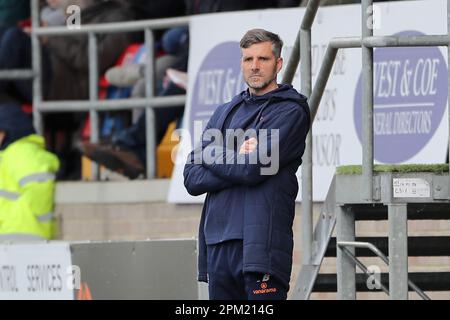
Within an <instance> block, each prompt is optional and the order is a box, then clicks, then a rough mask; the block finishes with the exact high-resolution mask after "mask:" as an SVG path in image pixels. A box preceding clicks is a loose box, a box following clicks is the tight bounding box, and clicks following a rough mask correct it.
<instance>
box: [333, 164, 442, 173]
mask: <svg viewBox="0 0 450 320" xmlns="http://www.w3.org/2000/svg"><path fill="white" fill-rule="evenodd" d="M373 171H374V172H377V173H382V172H399V173H412V172H431V173H435V174H443V173H444V172H448V164H445V163H444V164H392V165H391V164H379V165H378V164H377V165H375V166H374V168H373ZM336 174H338V175H348V174H362V166H359V165H358V166H357V165H351V166H340V167H337V168H336Z"/></svg>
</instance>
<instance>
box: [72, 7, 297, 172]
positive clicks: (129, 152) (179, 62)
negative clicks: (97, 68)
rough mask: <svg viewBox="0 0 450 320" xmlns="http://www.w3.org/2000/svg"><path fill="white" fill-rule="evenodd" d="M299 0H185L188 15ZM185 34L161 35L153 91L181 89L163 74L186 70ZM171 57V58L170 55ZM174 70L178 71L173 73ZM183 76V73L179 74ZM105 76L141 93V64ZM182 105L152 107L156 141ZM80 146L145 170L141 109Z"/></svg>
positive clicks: (109, 161) (112, 162) (119, 165)
mask: <svg viewBox="0 0 450 320" xmlns="http://www.w3.org/2000/svg"><path fill="white" fill-rule="evenodd" d="M299 4H300V0H263V1H254V0H226V1H225V0H185V5H186V13H187V14H188V15H192V14H198V13H210V12H220V11H235V10H250V9H261V8H269V7H274V8H275V7H292V6H298V5H299ZM188 44H189V34H188V29H187V27H177V28H172V29H169V30H168V31H166V32H165V33H164V35H163V36H162V49H163V51H164V52H166V53H167V54H168V55H166V56H162V57H161V58H159V59H157V60H156V65H155V78H156V84H157V86H158V87H157V95H158V96H166V95H174V94H183V93H185V89H186V84H185V83H183V81H182V82H181V83H180V82H178V83H176V80H175V79H170V78H169V77H168V76H166V73H167V70H169V68H171V69H173V70H174V71H175V73H174V72H173V71H172V72H169V74H171V75H172V77H174V74H177V75H178V76H179V75H180V74H183V73H185V72H187V63H188V51H189V50H188V48H189V47H188ZM174 58H175V59H174ZM177 72H178V73H177ZM182 77H183V76H182ZM106 78H107V80H108V81H109V82H110V83H111V84H113V85H116V86H132V85H134V86H135V87H134V90H133V94H132V96H133V97H144V96H145V65H144V64H136V65H129V66H125V67H115V68H112V69H110V70H108V72H107V73H106ZM183 110H184V108H183V107H173V108H159V109H156V110H155V124H156V128H155V131H156V142H157V143H159V142H160V141H161V139H162V137H163V136H164V133H165V130H166V127H167V126H168V124H169V123H170V122H172V121H174V120H176V119H180V118H181V117H182V114H183ZM81 150H82V152H83V153H84V155H86V156H87V157H89V158H91V159H92V160H94V161H96V162H98V163H100V164H102V165H104V166H105V167H107V168H109V169H111V170H113V171H117V172H120V173H122V174H124V175H126V176H128V177H129V178H131V179H134V178H136V177H138V176H139V175H140V174H143V173H145V164H146V156H147V152H146V125H145V114H144V113H142V114H141V116H140V117H139V118H138V120H137V122H136V123H135V124H133V125H132V126H131V127H130V128H128V129H125V130H123V131H122V132H120V133H119V134H117V135H116V136H114V137H113V139H112V143H107V142H105V141H103V142H102V143H99V144H92V143H89V142H87V143H83V144H82V145H81Z"/></svg>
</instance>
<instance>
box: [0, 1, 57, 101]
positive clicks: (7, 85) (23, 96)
mask: <svg viewBox="0 0 450 320" xmlns="http://www.w3.org/2000/svg"><path fill="white" fill-rule="evenodd" d="M47 3H48V5H47V6H45V7H44V8H43V9H42V10H41V23H42V25H49V26H57V25H63V24H64V22H65V15H64V12H63V10H62V7H61V4H60V0H48V1H47ZM30 31H31V29H30V25H29V23H28V24H27V23H23V27H22V28H20V27H16V26H14V27H8V28H5V29H4V32H3V33H2V34H1V35H0V69H3V70H7V69H30V68H31V38H30V36H29V33H30ZM43 60H44V63H43V79H44V81H43V83H44V87H45V88H48V86H47V85H46V84H48V81H49V79H50V64H49V59H48V53H47V51H46V48H43ZM44 91H45V90H44ZM1 102H16V103H20V104H23V103H25V104H31V103H32V84H31V81H30V80H15V81H5V80H3V81H1V80H0V103H1Z"/></svg>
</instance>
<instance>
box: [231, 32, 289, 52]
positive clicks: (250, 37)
mask: <svg viewBox="0 0 450 320" xmlns="http://www.w3.org/2000/svg"><path fill="white" fill-rule="evenodd" d="M267 41H269V42H272V51H273V54H274V55H275V57H277V58H280V57H281V48H282V47H283V40H281V39H280V36H279V35H277V34H275V33H273V32H270V31H267V30H264V29H251V30H249V31H247V33H246V34H245V35H244V36H243V37H242V39H241V42H240V46H241V48H248V47H250V46H251V45H254V44H256V43H261V42H267Z"/></svg>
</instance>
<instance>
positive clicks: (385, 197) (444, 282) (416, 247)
mask: <svg viewBox="0 0 450 320" xmlns="http://www.w3.org/2000/svg"><path fill="white" fill-rule="evenodd" d="M396 167H397V168H401V167H402V166H396ZM406 167H407V165H406ZM361 179H362V176H361V175H360V174H348V175H339V174H338V175H336V176H335V178H334V179H333V182H332V184H331V187H330V190H329V192H328V195H327V199H326V201H325V203H324V206H323V209H322V212H321V215H320V218H319V221H318V223H317V225H316V228H315V230H314V248H316V250H313V252H314V254H313V259H312V261H313V263H311V264H305V265H303V266H302V268H301V271H300V274H299V276H298V278H297V283H296V286H295V288H294V293H293V298H294V299H308V298H309V297H310V294H311V293H312V292H338V298H340V299H355V298H356V292H370V291H373V292H380V291H385V292H386V293H387V294H388V295H389V297H390V298H391V299H407V298H408V292H409V291H416V292H417V293H418V294H419V296H420V297H421V298H422V299H429V297H428V295H427V294H426V293H424V291H425V292H428V291H450V272H434V271H430V270H424V271H423V272H414V273H408V257H432V256H433V257H446V256H450V236H440V235H436V236H413V237H409V236H408V230H407V221H408V220H416V221H418V220H450V201H449V200H448V197H449V195H450V194H449V192H448V185H447V181H448V180H447V179H448V174H443V173H439V174H436V173H432V172H417V173H401V172H382V173H375V174H374V179H373V182H374V190H375V200H374V201H372V202H370V203H367V202H365V201H364V199H362V197H361V193H360V192H359V186H360V182H361V181H360V180H361ZM398 181H401V182H404V184H407V183H408V182H411V181H413V182H414V183H416V186H414V185H412V184H410V185H407V186H406V187H405V188H404V189H403V190H398V189H397V188H398V187H397V185H398ZM421 186H428V190H426V189H421V190H422V191H423V192H422V193H421V194H420V195H418V196H417V197H409V195H410V193H414V192H416V193H417V192H418V188H421ZM383 220H387V221H388V226H389V227H388V234H387V235H386V237H367V236H366V237H364V236H358V237H357V236H356V234H355V222H356V221H383ZM336 222H337V230H336V231H337V232H336V234H337V238H336V237H332V233H333V229H334V227H335V225H336ZM374 256H379V257H380V264H383V262H386V263H388V264H389V273H381V274H380V275H379V278H380V280H381V283H380V284H379V285H378V286H377V287H375V288H374V287H373V286H368V279H369V280H370V277H371V276H373V274H372V273H370V272H369V271H368V270H367V267H366V266H363V265H361V263H360V260H359V258H361V257H374ZM325 257H329V258H337V273H334V274H330V273H327V274H319V270H320V267H321V263H322V261H323V259H324V258H325ZM356 267H359V268H360V269H362V270H363V273H356Z"/></svg>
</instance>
